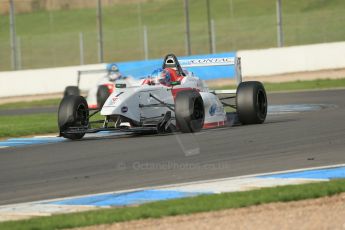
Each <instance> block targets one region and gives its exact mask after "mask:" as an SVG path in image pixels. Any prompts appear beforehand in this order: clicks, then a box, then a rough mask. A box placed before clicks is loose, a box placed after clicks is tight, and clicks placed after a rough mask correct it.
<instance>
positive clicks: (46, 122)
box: [0, 113, 58, 138]
mask: <svg viewBox="0 0 345 230" xmlns="http://www.w3.org/2000/svg"><path fill="white" fill-rule="evenodd" d="M55 132H58V130H57V114H52V113H46V114H32V115H15V116H0V138H5V137H20V136H26V135H34V134H42V133H55Z"/></svg>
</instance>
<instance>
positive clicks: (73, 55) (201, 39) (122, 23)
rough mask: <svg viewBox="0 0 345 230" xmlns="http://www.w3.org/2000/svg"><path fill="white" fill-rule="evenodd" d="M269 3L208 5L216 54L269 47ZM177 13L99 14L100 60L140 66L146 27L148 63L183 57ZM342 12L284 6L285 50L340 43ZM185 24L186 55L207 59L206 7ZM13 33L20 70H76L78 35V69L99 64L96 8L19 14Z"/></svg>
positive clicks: (324, 1) (217, 0) (196, 0)
mask: <svg viewBox="0 0 345 230" xmlns="http://www.w3.org/2000/svg"><path fill="white" fill-rule="evenodd" d="M16 4H20V1H17V2H16ZM275 4H276V3H275V1H272V0H257V1H252V0H212V1H211V14H212V18H213V19H214V20H215V30H216V46H217V51H218V52H224V51H233V50H239V49H253V48H266V47H275V46H276V43H277V42H276V15H275V14H276V5H275ZM183 8H184V6H183V1H177V0H151V1H146V2H144V3H141V4H140V7H139V5H138V4H136V3H134V4H133V3H121V4H116V5H113V6H110V7H104V9H103V21H104V26H103V29H104V47H105V61H106V62H111V61H124V60H137V59H143V58H144V48H143V33H142V31H143V29H142V26H143V25H146V26H147V28H148V43H149V44H148V45H149V58H159V57H162V56H163V55H164V54H166V53H171V52H173V53H176V54H177V55H184V54H185V53H186V52H185V38H184V36H185V35H184V32H185V22H184V10H183ZM344 9H345V1H343V0H303V1H300V0H289V1H283V28H284V35H285V44H286V45H287V46H289V45H300V44H309V43H321V42H333V41H342V40H344V37H345V30H343V28H344V27H345V10H344ZM139 11H141V17H139V14H138V12H139ZM8 20H9V19H8V15H2V16H0V23H1V25H2V26H1V28H0V50H1V52H0V60H2V61H1V62H0V70H9V69H10V68H11V64H10V57H11V55H10V42H9V37H10V36H9V29H8V24H9V21H8ZM190 21H191V41H192V53H193V54H201V53H209V47H208V31H207V29H206V28H207V17H206V7H205V1H200V0H190ZM16 26H17V28H16V30H17V34H18V36H19V37H20V40H21V51H22V66H23V68H42V67H51V66H64V65H78V64H79V32H83V33H84V38H85V41H84V47H85V62H86V63H96V62H97V61H98V60H97V28H96V11H95V9H75V10H59V11H50V12H48V11H43V10H41V11H36V12H34V13H25V14H18V15H17V17H16Z"/></svg>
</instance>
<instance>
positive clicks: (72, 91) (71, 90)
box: [63, 86, 80, 97]
mask: <svg viewBox="0 0 345 230" xmlns="http://www.w3.org/2000/svg"><path fill="white" fill-rule="evenodd" d="M70 95H74V96H79V95H80V90H79V88H78V86H67V87H66V88H65V91H64V93H63V96H64V97H66V96H70Z"/></svg>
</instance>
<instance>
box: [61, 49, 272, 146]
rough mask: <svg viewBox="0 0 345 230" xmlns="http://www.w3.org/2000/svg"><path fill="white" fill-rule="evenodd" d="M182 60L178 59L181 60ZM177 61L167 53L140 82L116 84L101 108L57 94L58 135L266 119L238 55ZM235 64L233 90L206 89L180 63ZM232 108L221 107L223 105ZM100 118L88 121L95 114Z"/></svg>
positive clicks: (262, 98)
mask: <svg viewBox="0 0 345 230" xmlns="http://www.w3.org/2000/svg"><path fill="white" fill-rule="evenodd" d="M180 62H181V63H180ZM180 62H179V60H178V59H177V58H176V56H175V55H174V54H168V55H167V56H166V57H165V58H164V61H163V65H162V68H161V69H159V70H156V71H154V73H153V74H152V75H151V76H149V77H148V78H146V79H144V80H143V81H142V82H141V85H140V86H130V87H128V86H127V85H126V84H119V85H117V88H115V90H114V91H113V92H112V94H111V95H110V96H109V97H108V99H107V100H106V102H105V103H104V105H103V107H102V108H99V109H92V108H89V106H88V103H87V101H86V100H85V98H84V97H82V96H76V95H69V96H66V97H64V98H63V99H62V101H61V103H60V106H59V111H58V126H59V130H60V136H63V137H65V138H68V139H72V140H75V139H80V138H82V137H83V136H84V135H85V133H95V132H99V131H105V130H107V131H113V132H119V131H120V132H131V133H142V134H145V133H169V132H175V131H180V132H185V133H191V132H198V131H200V130H201V129H203V128H217V127H226V126H232V125H233V124H234V123H236V122H237V123H241V124H244V125H246V124H260V123H263V122H264V121H265V119H266V114H267V98H266V92H265V88H264V86H263V85H262V84H261V83H260V82H257V81H248V82H241V78H242V77H241V71H240V70H241V66H240V59H239V58H232V57H229V58H207V59H189V60H181V61H180ZM221 65H235V70H236V76H237V79H238V81H239V84H238V87H237V89H235V90H209V89H208V87H207V86H206V84H205V83H204V81H202V80H201V79H199V78H198V77H196V76H195V75H194V74H193V73H191V72H190V71H187V70H186V69H183V68H188V67H200V68H202V67H203V66H221ZM227 107H230V108H232V111H233V112H226V108H227ZM99 112H100V114H101V115H102V116H104V119H102V120H96V121H91V120H90V118H91V117H92V116H94V115H95V114H97V113H99Z"/></svg>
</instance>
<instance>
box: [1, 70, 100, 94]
mask: <svg viewBox="0 0 345 230" xmlns="http://www.w3.org/2000/svg"><path fill="white" fill-rule="evenodd" d="M104 68H105V64H95V65H84V66H70V67H61V68H49V69H38V70H20V71H6V72H0V97H11V96H23V95H37V94H49V93H59V92H63V91H64V89H65V87H66V86H68V85H76V84H77V71H78V70H90V69H104ZM98 78H99V77H90V78H88V79H87V80H84V81H83V80H82V81H81V88H82V89H88V88H91V86H92V85H94V84H96V82H97V81H98Z"/></svg>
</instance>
